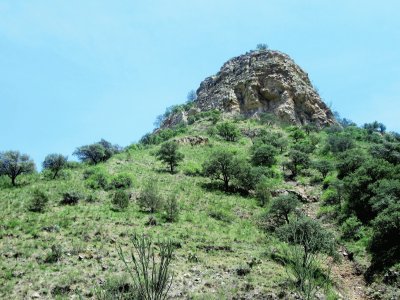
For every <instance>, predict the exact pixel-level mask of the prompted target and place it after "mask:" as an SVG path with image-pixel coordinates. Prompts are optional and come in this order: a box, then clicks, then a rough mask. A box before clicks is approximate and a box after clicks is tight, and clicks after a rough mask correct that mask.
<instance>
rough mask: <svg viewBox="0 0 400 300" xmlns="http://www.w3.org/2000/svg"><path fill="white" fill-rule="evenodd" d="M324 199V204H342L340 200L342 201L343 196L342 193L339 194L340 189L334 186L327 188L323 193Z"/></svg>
mask: <svg viewBox="0 0 400 300" xmlns="http://www.w3.org/2000/svg"><path fill="white" fill-rule="evenodd" d="M322 200H323V201H324V204H328V205H336V204H340V202H341V198H340V195H339V194H338V191H337V190H336V189H333V188H329V189H327V190H326V191H325V192H324V193H323V194H322Z"/></svg>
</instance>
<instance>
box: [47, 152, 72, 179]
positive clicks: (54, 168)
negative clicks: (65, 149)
mask: <svg viewBox="0 0 400 300" xmlns="http://www.w3.org/2000/svg"><path fill="white" fill-rule="evenodd" d="M67 161H68V158H67V157H66V156H63V155H62V154H49V155H47V156H46V158H45V159H44V162H43V168H44V169H47V170H50V171H51V172H53V179H55V178H56V177H57V175H58V173H59V172H60V171H61V170H62V169H63V168H65V166H66V165H67Z"/></svg>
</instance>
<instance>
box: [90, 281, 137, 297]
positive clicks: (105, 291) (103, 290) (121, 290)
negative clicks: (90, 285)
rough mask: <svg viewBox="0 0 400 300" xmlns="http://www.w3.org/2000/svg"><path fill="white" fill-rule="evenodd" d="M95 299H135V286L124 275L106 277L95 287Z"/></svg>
mask: <svg viewBox="0 0 400 300" xmlns="http://www.w3.org/2000/svg"><path fill="white" fill-rule="evenodd" d="M94 294H95V297H96V298H95V299H97V300H129V299H137V294H136V293H135V287H134V286H133V285H132V284H131V283H130V282H129V280H128V279H127V278H126V276H121V275H120V276H118V277H117V276H114V277H111V278H108V279H107V280H106V281H105V282H104V284H103V285H101V286H98V287H96V288H95V292H94Z"/></svg>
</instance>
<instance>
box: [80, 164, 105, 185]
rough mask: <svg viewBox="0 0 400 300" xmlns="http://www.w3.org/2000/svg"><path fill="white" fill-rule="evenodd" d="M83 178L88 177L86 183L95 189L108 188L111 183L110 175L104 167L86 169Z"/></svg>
mask: <svg viewBox="0 0 400 300" xmlns="http://www.w3.org/2000/svg"><path fill="white" fill-rule="evenodd" d="M83 178H85V179H86V185H87V186H88V187H89V188H91V189H94V190H97V189H103V190H105V189H107V188H108V186H109V184H108V181H109V175H108V174H107V172H106V171H105V170H104V169H103V168H97V167H96V168H94V169H89V170H85V172H84V173H83Z"/></svg>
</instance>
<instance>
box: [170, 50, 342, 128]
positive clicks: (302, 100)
mask: <svg viewBox="0 0 400 300" xmlns="http://www.w3.org/2000/svg"><path fill="white" fill-rule="evenodd" d="M194 103H195V107H194V108H191V110H190V113H189V112H179V113H177V114H176V115H172V116H170V117H169V118H168V120H166V122H164V124H163V127H170V126H172V125H175V124H178V123H179V122H182V121H183V122H185V121H186V119H187V116H188V115H189V114H194V113H195V112H198V111H199V110H200V111H207V110H211V109H217V110H220V111H221V112H223V115H224V117H229V116H234V115H238V114H242V115H245V116H247V117H256V118H257V117H258V116H259V115H260V114H261V113H264V112H267V113H272V114H274V115H276V116H277V117H278V118H279V119H280V120H283V121H286V122H288V123H291V124H296V125H304V124H308V123H315V124H316V125H318V126H326V125H330V124H335V123H336V121H335V118H334V116H333V114H332V111H331V110H330V109H329V108H328V107H327V105H326V104H325V103H324V102H323V101H322V100H321V98H320V96H319V95H318V92H317V91H316V89H315V88H314V87H313V86H312V83H311V81H310V79H309V78H308V74H307V73H305V72H304V71H303V70H302V69H301V68H300V67H299V66H298V65H297V64H296V63H295V62H294V61H293V60H292V59H291V58H290V57H289V56H288V55H286V54H284V53H281V52H278V51H270V50H268V51H266V50H263V51H252V52H249V53H246V54H244V55H240V56H238V57H235V58H232V59H231V60H229V61H227V62H226V63H225V64H224V65H223V66H222V68H221V69H220V71H219V72H218V73H217V74H216V75H214V76H211V77H208V78H206V79H205V80H204V81H203V82H202V83H201V84H200V87H199V88H198V90H197V99H196V100H195V102H194Z"/></svg>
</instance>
